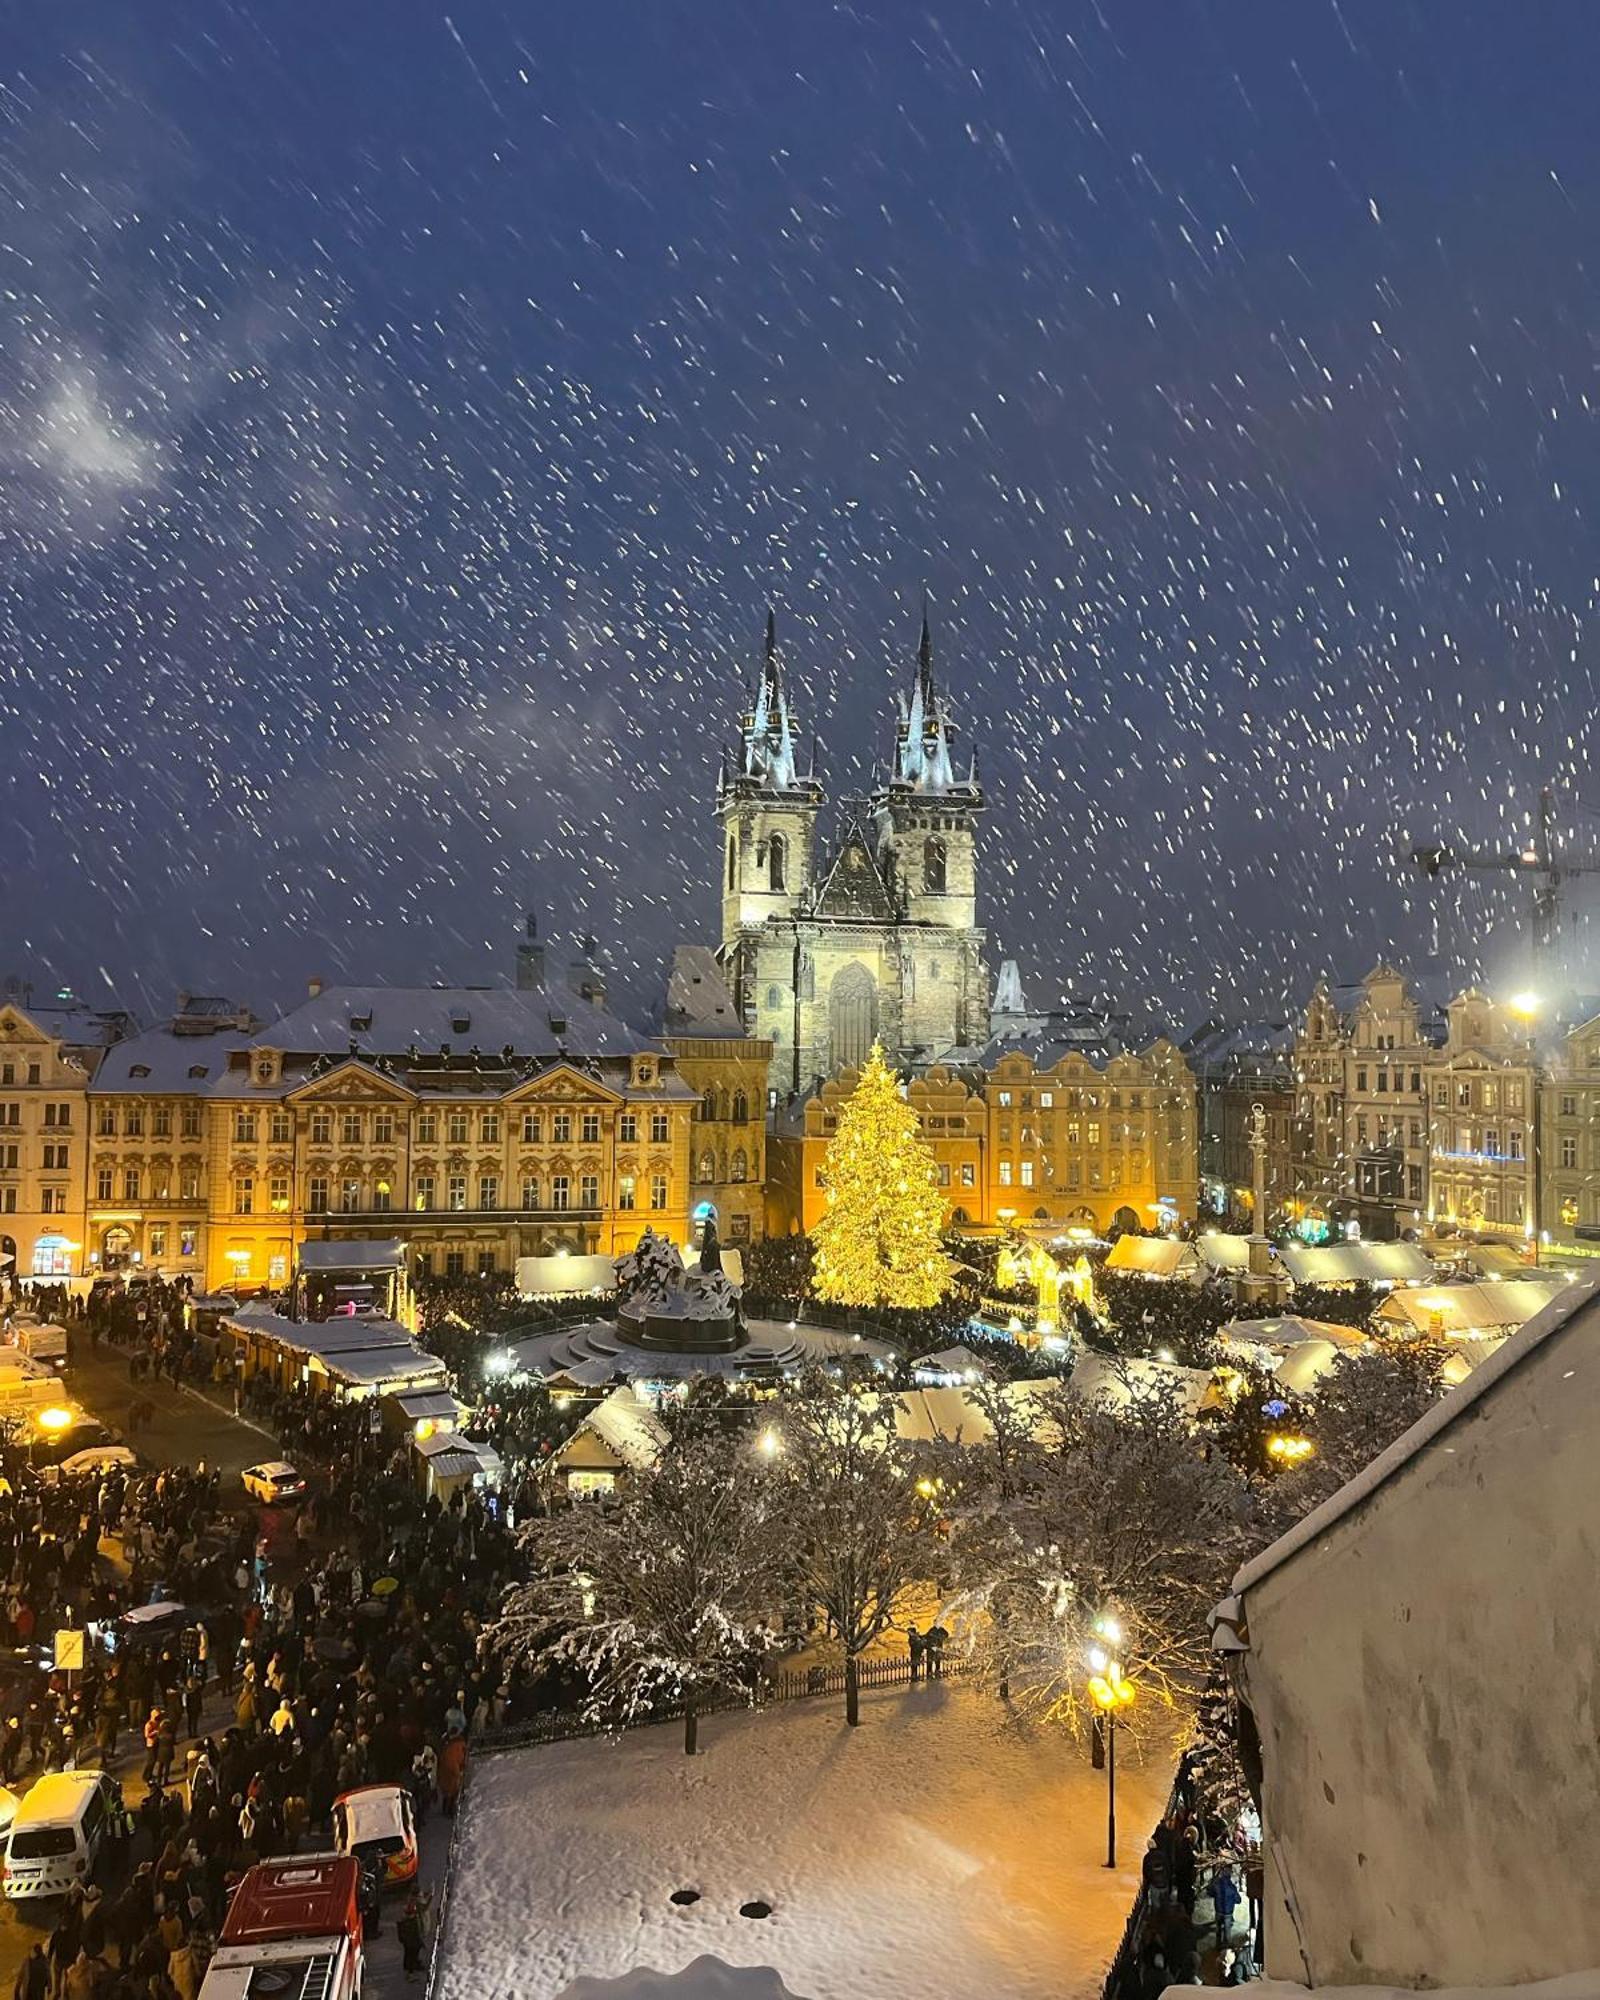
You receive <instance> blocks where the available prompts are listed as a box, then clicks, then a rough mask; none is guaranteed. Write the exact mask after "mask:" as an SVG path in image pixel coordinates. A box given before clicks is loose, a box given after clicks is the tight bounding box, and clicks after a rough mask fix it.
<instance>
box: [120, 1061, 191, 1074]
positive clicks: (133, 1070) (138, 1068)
mask: <svg viewBox="0 0 1600 2000" xmlns="http://www.w3.org/2000/svg"><path fill="white" fill-rule="evenodd" d="M128 1074H129V1076H148V1075H149V1074H150V1065H149V1064H148V1063H134V1064H133V1065H132V1066H131V1067H130V1069H129V1071H128ZM189 1074H190V1075H191V1076H193V1074H194V1071H193V1070H191V1071H190V1072H189ZM202 1074H204V1072H202Z"/></svg>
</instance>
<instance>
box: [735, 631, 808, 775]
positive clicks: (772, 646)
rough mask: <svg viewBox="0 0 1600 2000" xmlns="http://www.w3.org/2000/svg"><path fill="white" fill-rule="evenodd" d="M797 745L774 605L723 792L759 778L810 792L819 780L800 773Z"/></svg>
mask: <svg viewBox="0 0 1600 2000" xmlns="http://www.w3.org/2000/svg"><path fill="white" fill-rule="evenodd" d="M795 746H796V730H795V725H794V715H793V713H792V711H791V709H790V707H789V695H788V690H787V689H786V688H785V686H784V682H783V655H782V654H781V653H780V652H779V650H778V617H777V613H776V611H775V610H774V609H773V608H772V606H771V605H768V607H767V629H766V636H765V640H764V643H763V646H762V653H761V669H760V674H759V677H758V679H757V682H756V692H755V698H754V700H753V701H751V702H750V704H749V705H748V706H747V707H746V709H745V712H744V717H743V721H742V724H741V727H740V732H739V747H738V751H737V754H736V756H735V758H734V768H733V771H732V773H731V776H730V777H728V778H724V779H723V781H722V784H721V786H719V790H726V789H727V786H728V784H729V783H730V782H731V781H732V780H735V779H737V780H743V781H746V782H753V783H754V784H755V785H756V786H758V787H759V788H760V789H762V790H765V791H795V790H797V789H799V790H804V789H805V788H807V787H808V786H810V785H811V783H812V782H813V780H812V779H811V778H809V777H802V776H801V775H800V773H799V769H798V761H799V760H798V757H797V754H796V747H795Z"/></svg>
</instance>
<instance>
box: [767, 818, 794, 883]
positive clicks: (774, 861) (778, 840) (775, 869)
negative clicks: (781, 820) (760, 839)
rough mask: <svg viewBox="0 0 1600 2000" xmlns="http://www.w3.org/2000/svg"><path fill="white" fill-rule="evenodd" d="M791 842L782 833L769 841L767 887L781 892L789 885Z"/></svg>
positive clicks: (776, 834)
mask: <svg viewBox="0 0 1600 2000" xmlns="http://www.w3.org/2000/svg"><path fill="white" fill-rule="evenodd" d="M788 863H789V843H788V842H787V841H786V840H785V839H784V837H783V835H782V834H781V833H775V834H774V835H773V836H772V838H771V840H769V841H768V842H767V887H768V888H769V889H773V890H776V891H778V892H779V893H780V894H781V892H782V891H783V890H784V889H785V888H786V887H787V886H788V873H789V868H788Z"/></svg>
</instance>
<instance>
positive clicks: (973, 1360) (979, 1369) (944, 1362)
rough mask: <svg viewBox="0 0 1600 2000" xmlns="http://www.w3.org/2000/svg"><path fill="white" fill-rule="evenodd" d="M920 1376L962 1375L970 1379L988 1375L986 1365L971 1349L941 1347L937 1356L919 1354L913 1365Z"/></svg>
mask: <svg viewBox="0 0 1600 2000" xmlns="http://www.w3.org/2000/svg"><path fill="white" fill-rule="evenodd" d="M911 1367H912V1370H913V1372H914V1373H915V1374H918V1375H923V1374H927V1375H960V1376H962V1377H964V1378H970V1377H971V1376H974V1375H987V1374H988V1372H989V1370H988V1366H987V1364H986V1363H984V1362H982V1361H980V1360H979V1359H978V1357H977V1355H975V1354H974V1353H973V1351H972V1349H971V1348H970V1347H941V1348H940V1350H939V1352H938V1353H937V1354H919V1355H918V1356H917V1358H916V1360H915V1361H913V1362H912V1364H911Z"/></svg>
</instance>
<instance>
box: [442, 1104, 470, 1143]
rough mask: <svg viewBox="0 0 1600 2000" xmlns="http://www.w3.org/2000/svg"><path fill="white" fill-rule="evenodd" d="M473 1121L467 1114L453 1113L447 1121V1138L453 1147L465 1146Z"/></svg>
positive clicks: (461, 1112)
mask: <svg viewBox="0 0 1600 2000" xmlns="http://www.w3.org/2000/svg"><path fill="white" fill-rule="evenodd" d="M470 1123H471V1121H470V1120H469V1118H468V1116H467V1114H466V1112H464V1111H452V1112H451V1113H450V1115H449V1117H448V1118H446V1120H445V1138H446V1140H447V1141H448V1143H449V1144H450V1145H452V1146H464V1145H465V1144H466V1143H467V1132H468V1129H469V1126H470Z"/></svg>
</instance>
